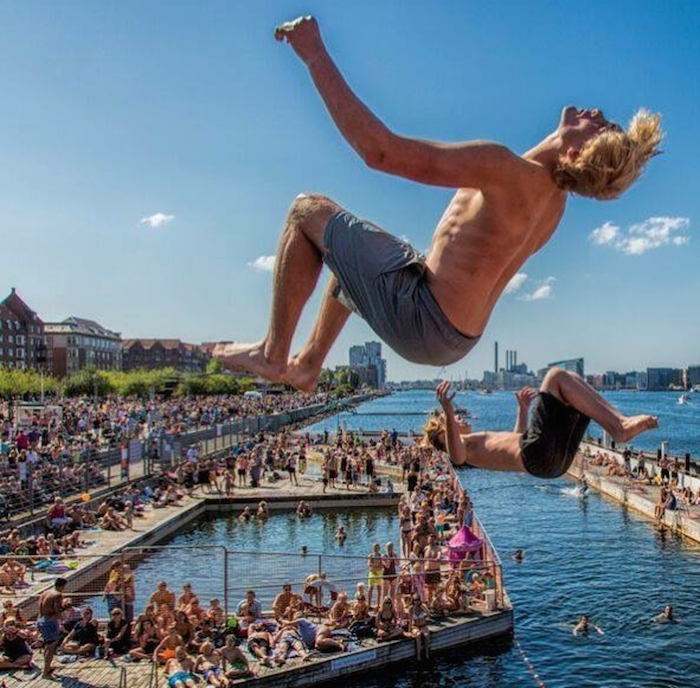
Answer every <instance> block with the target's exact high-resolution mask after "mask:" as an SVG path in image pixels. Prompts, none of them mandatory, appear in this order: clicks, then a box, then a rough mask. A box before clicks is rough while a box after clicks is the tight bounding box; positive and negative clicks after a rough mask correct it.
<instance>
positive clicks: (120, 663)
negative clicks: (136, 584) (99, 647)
mask: <svg viewBox="0 0 700 688" xmlns="http://www.w3.org/2000/svg"><path fill="white" fill-rule="evenodd" d="M512 626H513V617H512V610H511V609H510V608H507V609H504V610H501V611H496V612H487V611H478V610H477V611H474V612H473V613H472V614H469V615H468V616H463V617H447V618H444V619H440V620H437V621H436V622H435V623H431V624H430V629H431V631H432V641H431V642H432V651H433V652H441V651H445V650H448V649H450V648H452V647H455V646H458V645H464V644H466V643H470V642H476V641H479V640H485V639H487V638H493V637H495V636H499V635H507V634H509V633H510V632H511V631H512ZM36 660H37V661H38V662H39V663H40V662H41V661H42V658H41V656H40V655H38V654H37V656H36ZM413 660H415V643H414V641H413V640H412V639H402V640H394V641H391V642H388V643H378V642H376V641H375V640H372V639H366V640H362V641H360V642H359V643H358V644H357V648H356V649H354V650H352V651H350V652H344V653H334V654H321V653H319V652H314V653H312V655H311V659H310V661H308V662H302V661H301V660H299V659H292V660H288V661H287V663H286V664H285V665H284V666H283V667H275V668H268V667H262V666H260V665H258V664H255V663H253V666H255V667H256V670H257V671H258V673H257V676H256V677H255V678H252V679H239V680H237V681H234V685H237V686H238V685H240V686H246V685H255V686H256V687H257V686H259V687H260V688H300V687H301V686H310V685H317V684H319V683H324V682H327V681H331V680H335V679H337V678H338V677H339V676H341V675H344V674H350V673H356V672H360V671H367V670H368V669H372V668H377V667H382V666H386V665H388V664H394V663H397V662H407V661H413ZM54 667H55V669H56V671H55V674H56V678H55V679H45V678H42V676H41V673H40V671H39V670H38V669H34V670H32V671H13V672H4V673H3V674H2V680H4V681H5V684H6V686H7V688H21V686H22V684H24V683H27V682H31V686H32V688H56V686H57V685H59V684H60V685H61V686H62V687H63V688H166V687H167V680H166V677H165V673H164V671H163V669H162V668H160V667H159V668H157V669H155V668H154V666H153V664H151V663H150V662H135V663H132V662H125V661H124V660H123V659H121V658H116V659H115V660H113V661H112V660H105V659H86V660H81V661H78V662H73V663H71V664H61V662H60V657H57V658H56V660H54ZM199 683H200V685H202V686H204V685H206V684H205V683H204V682H203V681H202V680H201V678H200V682H199Z"/></svg>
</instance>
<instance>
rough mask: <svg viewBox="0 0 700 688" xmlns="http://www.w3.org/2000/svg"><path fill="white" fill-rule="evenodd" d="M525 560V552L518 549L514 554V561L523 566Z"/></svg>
mask: <svg viewBox="0 0 700 688" xmlns="http://www.w3.org/2000/svg"><path fill="white" fill-rule="evenodd" d="M524 558H525V552H523V550H521V549H516V550H515V552H513V561H516V562H518V564H521V563H522V561H523V559H524Z"/></svg>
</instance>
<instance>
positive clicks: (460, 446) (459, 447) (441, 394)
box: [436, 381, 467, 466]
mask: <svg viewBox="0 0 700 688" xmlns="http://www.w3.org/2000/svg"><path fill="white" fill-rule="evenodd" d="M436 394H437V398H438V401H439V402H440V406H442V410H443V411H444V413H445V449H446V450H447V453H448V455H449V457H450V461H452V463H454V464H456V465H458V466H462V465H464V464H465V463H467V449H466V447H465V446H464V442H463V441H462V435H461V434H460V432H459V426H458V425H457V419H456V418H455V410H454V407H453V406H452V400H453V399H454V396H455V393H454V392H452V394H450V383H449V382H447V381H445V382H441V383H440V384H439V385H438V387H437V390H436Z"/></svg>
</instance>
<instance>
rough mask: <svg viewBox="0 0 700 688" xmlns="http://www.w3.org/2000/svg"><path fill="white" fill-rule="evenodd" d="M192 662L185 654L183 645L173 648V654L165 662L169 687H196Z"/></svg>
mask: <svg viewBox="0 0 700 688" xmlns="http://www.w3.org/2000/svg"><path fill="white" fill-rule="evenodd" d="M193 672H194V662H193V661H192V658H191V657H190V656H189V655H188V654H187V651H186V650H185V648H184V646H182V645H180V646H178V647H177V649H176V650H175V656H174V657H171V658H170V659H168V660H167V661H166V663H165V675H166V676H167V677H168V686H169V688H196V683H195V679H194V676H193V675H192V674H193Z"/></svg>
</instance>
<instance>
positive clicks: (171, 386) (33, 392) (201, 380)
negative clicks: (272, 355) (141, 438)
mask: <svg viewBox="0 0 700 688" xmlns="http://www.w3.org/2000/svg"><path fill="white" fill-rule="evenodd" d="M42 386H43V387H42ZM42 388H43V392H44V394H45V395H47V396H53V395H64V396H68V397H80V396H86V397H93V396H97V397H107V396H136V397H142V398H148V397H150V396H152V395H160V394H172V395H175V396H189V395H195V396H200V395H208V394H242V393H243V392H246V391H248V390H249V389H253V382H252V380H249V379H242V378H234V377H231V376H230V375H226V374H225V373H223V371H222V370H221V367H220V364H219V362H218V361H211V362H210V364H209V367H208V368H207V372H206V373H204V374H201V373H200V374H197V373H183V372H181V371H179V370H175V368H162V369H159V370H134V371H130V372H125V371H117V370H96V369H95V368H85V369H83V370H81V371H80V372H78V373H75V374H74V375H71V376H70V377H68V378H65V379H63V380H59V379H58V378H55V377H52V376H50V375H43V376H42V375H41V373H40V372H38V371H36V370H18V369H16V368H14V369H8V368H0V397H4V398H9V397H22V398H28V397H36V398H38V397H40V396H41V393H42Z"/></svg>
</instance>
